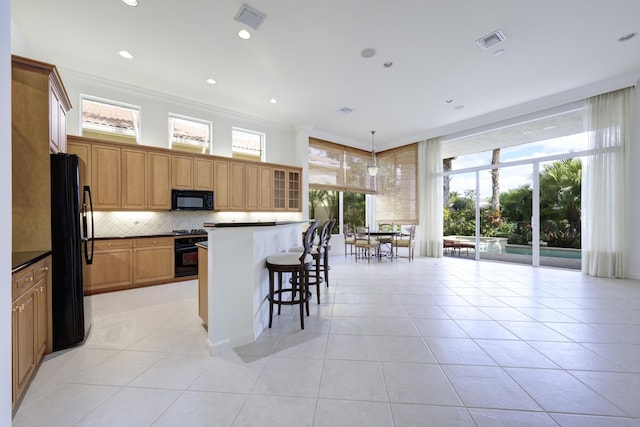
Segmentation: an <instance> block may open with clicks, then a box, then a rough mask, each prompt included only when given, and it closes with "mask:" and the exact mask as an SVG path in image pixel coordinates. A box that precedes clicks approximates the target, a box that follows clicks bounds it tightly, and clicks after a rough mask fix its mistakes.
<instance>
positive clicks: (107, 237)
mask: <svg viewBox="0 0 640 427" xmlns="http://www.w3.org/2000/svg"><path fill="white" fill-rule="evenodd" d="M206 235H207V233H202V234H185V233H173V232H167V233H153V234H129V235H126V236H100V237H95V238H94V239H95V240H113V239H143V238H146V237H200V236H206Z"/></svg>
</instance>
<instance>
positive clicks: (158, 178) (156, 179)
mask: <svg viewBox="0 0 640 427" xmlns="http://www.w3.org/2000/svg"><path fill="white" fill-rule="evenodd" d="M147 166H148V170H147V176H148V179H147V207H148V208H149V209H162V210H169V209H171V156H170V155H169V154H164V153H156V152H149V153H148V157H147Z"/></svg>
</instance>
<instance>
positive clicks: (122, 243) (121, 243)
mask: <svg viewBox="0 0 640 427" xmlns="http://www.w3.org/2000/svg"><path fill="white" fill-rule="evenodd" d="M94 249H95V250H96V251H108V250H111V249H131V239H117V240H116V239H114V240H96V241H95V247H94Z"/></svg>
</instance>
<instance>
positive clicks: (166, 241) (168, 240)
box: [133, 237, 173, 248]
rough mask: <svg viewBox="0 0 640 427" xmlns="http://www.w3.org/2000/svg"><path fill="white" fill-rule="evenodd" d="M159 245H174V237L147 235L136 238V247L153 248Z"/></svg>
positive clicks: (134, 242) (134, 244) (134, 245)
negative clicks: (142, 237)
mask: <svg viewBox="0 0 640 427" xmlns="http://www.w3.org/2000/svg"><path fill="white" fill-rule="evenodd" d="M157 246H173V237H146V238H144V239H134V240H133V247H134V248H152V247H157Z"/></svg>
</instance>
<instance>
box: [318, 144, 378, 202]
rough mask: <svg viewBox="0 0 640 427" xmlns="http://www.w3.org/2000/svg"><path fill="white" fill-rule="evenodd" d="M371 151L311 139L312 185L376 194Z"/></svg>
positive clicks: (323, 188)
mask: <svg viewBox="0 0 640 427" xmlns="http://www.w3.org/2000/svg"><path fill="white" fill-rule="evenodd" d="M370 161H371V152H369V151H364V150H358V149H356V148H351V147H346V146H344V145H340V144H335V143H332V142H328V141H323V140H320V139H316V138H309V188H311V189H321V190H335V191H350V192H354V193H365V194H373V193H375V190H376V187H375V185H376V179H375V177H371V176H369V174H368V173H367V166H368V165H369V162H370Z"/></svg>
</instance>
